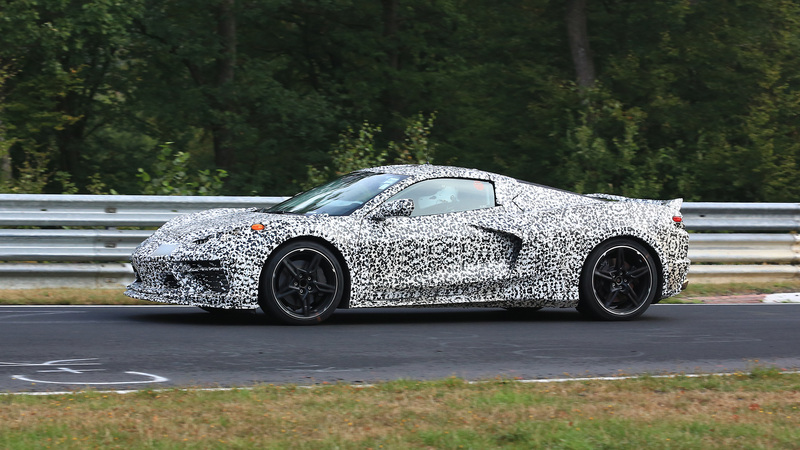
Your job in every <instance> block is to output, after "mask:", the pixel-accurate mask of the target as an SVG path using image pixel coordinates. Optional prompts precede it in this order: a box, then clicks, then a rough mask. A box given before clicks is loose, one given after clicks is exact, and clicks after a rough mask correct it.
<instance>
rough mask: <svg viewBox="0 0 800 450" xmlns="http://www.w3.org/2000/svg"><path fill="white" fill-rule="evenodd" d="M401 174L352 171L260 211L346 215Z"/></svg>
mask: <svg viewBox="0 0 800 450" xmlns="http://www.w3.org/2000/svg"><path fill="white" fill-rule="evenodd" d="M404 178H407V177H406V176H405V175H396V174H389V173H376V172H353V173H349V174H347V175H344V176H342V177H340V178H337V179H335V180H333V181H331V182H328V183H325V184H323V185H321V186H317V187H315V188H313V189H310V190H308V191H305V192H303V193H300V194H297V195H295V196H294V197H292V198H290V199H288V200H286V201H284V202H282V203H279V204H277V205H275V206H273V207H272V208H269V209H266V210H264V212H267V213H291V214H305V215H314V214H328V215H331V216H347V215H350V214H351V213H352V212H353V211H355V210H357V209H358V208H360V207H361V206H363V205H364V203H366V202H368V201H370V200H371V199H373V198H374V197H375V196H376V195H378V194H380V193H381V192H383V191H385V190H386V189H387V188H388V187H389V186H391V185H393V184H395V183H397V182H398V181H400V180H402V179H404Z"/></svg>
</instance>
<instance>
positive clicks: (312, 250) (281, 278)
mask: <svg viewBox="0 0 800 450" xmlns="http://www.w3.org/2000/svg"><path fill="white" fill-rule="evenodd" d="M343 274H344V272H343V271H342V266H341V263H340V262H339V259H338V258H336V255H334V254H333V253H332V252H331V251H330V250H328V249H327V248H325V247H324V246H323V245H320V244H317V243H316V242H311V241H297V242H293V243H291V244H288V245H286V246H284V247H281V248H279V249H278V250H277V251H275V253H273V254H272V255H271V256H270V258H269V260H268V261H267V264H266V266H265V267H264V270H263V271H262V273H261V284H260V287H259V300H258V303H259V305H261V309H263V310H264V312H266V313H267V314H269V315H270V316H272V317H274V318H276V319H278V320H279V321H281V322H283V323H287V324H292V325H313V324H317V323H320V322H322V321H324V320H325V319H327V318H328V317H330V316H331V314H333V312H334V311H335V310H336V307H337V306H339V302H340V301H341V299H342V294H343V292H344V275H343Z"/></svg>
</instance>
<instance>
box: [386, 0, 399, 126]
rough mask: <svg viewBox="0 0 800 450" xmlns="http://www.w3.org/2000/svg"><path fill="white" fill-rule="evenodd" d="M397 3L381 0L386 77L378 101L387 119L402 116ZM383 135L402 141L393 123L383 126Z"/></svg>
mask: <svg viewBox="0 0 800 450" xmlns="http://www.w3.org/2000/svg"><path fill="white" fill-rule="evenodd" d="M399 3H400V1H399V0H381V6H382V13H383V14H382V16H383V17H382V19H383V40H384V48H385V49H386V63H387V66H388V70H387V72H388V75H387V77H386V82H385V84H384V86H385V88H384V90H383V92H382V94H381V98H380V101H381V103H382V104H383V107H384V109H385V110H386V113H387V116H388V117H392V116H394V115H397V114H402V111H401V110H402V109H403V104H402V103H403V102H402V96H401V94H400V88H399V87H398V79H397V78H398V77H397V72H398V71H399V70H400V43H399V42H398V36H397V34H398V32H399V31H400V16H399V14H398V10H399ZM384 135H385V136H386V137H387V138H388V139H389V140H390V141H400V140H402V139H403V131H402V130H401V129H400V127H399V126H397V124H395V123H393V122H387V123H385V124H384Z"/></svg>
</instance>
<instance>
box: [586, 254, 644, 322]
mask: <svg viewBox="0 0 800 450" xmlns="http://www.w3.org/2000/svg"><path fill="white" fill-rule="evenodd" d="M657 289H658V274H657V270H656V263H655V261H654V260H653V257H652V255H651V254H650V252H649V251H648V250H647V248H645V247H644V246H643V245H642V244H640V243H639V242H637V241H634V240H632V239H612V240H609V241H606V242H604V243H602V244H600V245H599V246H598V247H597V248H595V249H594V250H593V251H592V252H591V253H590V254H589V257H588V258H587V259H586V262H585V263H584V266H583V270H582V272H581V279H580V302H579V304H578V311H580V312H581V313H584V314H586V315H588V316H591V317H594V318H597V319H603V320H630V319H634V318H636V317H639V316H640V315H642V313H644V312H645V310H647V308H648V307H649V306H650V304H651V303H652V302H653V299H654V298H655V297H656V295H657V294H658V292H657Z"/></svg>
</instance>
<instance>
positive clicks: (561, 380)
mask: <svg viewBox="0 0 800 450" xmlns="http://www.w3.org/2000/svg"><path fill="white" fill-rule="evenodd" d="M748 373H749V372H725V373H688V374H684V373H682V374H672V375H628V376H619V377H583V378H542V379H533V380H507V381H509V382H513V383H567V382H570V381H622V380H632V379H636V378H681V377H683V378H710V377H731V376H735V375H747V374H748ZM780 374H785V375H796V374H800V371H782V372H780ZM492 381H495V380H490V381H467V383H468V384H481V383H491V382H492ZM326 386H331V385H330V384H328V385H324V384H316V385H311V386H297V385H293V386H292V387H293V388H295V389H318V388H321V387H326ZM350 387H353V388H373V387H376V386H375V385H374V384H353V385H350ZM252 389H255V388H254V387H248V386H245V387H228V388H174V389H127V390H108V391H95V390H92V391H56V392H51V391H47V392H0V395H33V396H46V395H76V394H87V393H95V394H135V393H137V392H142V391H147V392H169V391H175V390H178V391H185V392H217V391H239V390H252Z"/></svg>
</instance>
